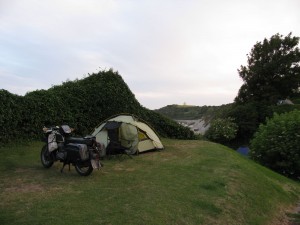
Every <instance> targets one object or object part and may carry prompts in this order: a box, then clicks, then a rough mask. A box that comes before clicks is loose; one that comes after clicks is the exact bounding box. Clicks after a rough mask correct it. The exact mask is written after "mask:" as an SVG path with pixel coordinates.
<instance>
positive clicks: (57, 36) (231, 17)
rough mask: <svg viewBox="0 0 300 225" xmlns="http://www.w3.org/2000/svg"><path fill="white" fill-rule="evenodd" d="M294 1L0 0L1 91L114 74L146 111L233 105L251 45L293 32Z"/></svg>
mask: <svg viewBox="0 0 300 225" xmlns="http://www.w3.org/2000/svg"><path fill="white" fill-rule="evenodd" d="M299 12H300V1H299V0H264V1H262V0H226V1H223V0H43V1H40V0H0V89H5V90H8V91H9V92H11V93H14V94H18V95H25V94H26V93H27V92H30V91H34V90H40V89H49V88H51V87H52V86H53V85H60V84H62V82H65V81H67V80H75V79H82V78H84V77H86V76H87V75H88V74H92V73H97V72H99V71H102V70H108V69H110V68H113V70H115V71H118V72H119V74H120V75H121V76H122V77H123V79H124V81H125V82H126V83H127V85H128V86H129V88H130V89H131V91H132V92H133V93H134V94H135V97H136V98H137V100H138V101H139V102H140V103H141V104H142V105H143V106H145V107H147V108H149V109H158V108H161V107H163V106H166V105H172V104H179V105H180V104H187V105H197V106H203V105H222V104H227V103H232V102H233V101H234V98H235V97H236V96H237V93H238V90H239V88H240V86H241V85H242V80H241V78H240V77H239V74H238V71H237V70H238V69H239V68H240V66H241V65H247V54H248V53H250V51H251V48H252V47H253V46H254V45H255V44H256V43H257V42H261V41H263V40H264V38H267V39H269V38H270V37H271V36H272V35H275V34H277V33H279V34H282V35H284V36H286V35H288V34H289V33H290V32H292V35H293V36H298V37H299V36H300V13H299Z"/></svg>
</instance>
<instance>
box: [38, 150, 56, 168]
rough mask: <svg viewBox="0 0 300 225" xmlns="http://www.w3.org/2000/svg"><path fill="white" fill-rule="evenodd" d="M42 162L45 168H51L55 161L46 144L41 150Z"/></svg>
mask: <svg viewBox="0 0 300 225" xmlns="http://www.w3.org/2000/svg"><path fill="white" fill-rule="evenodd" d="M41 162H42V165H43V167H45V168H50V167H51V166H52V165H53V163H54V161H53V159H52V158H51V155H50V152H49V151H48V146H47V145H44V146H43V148H42V150H41Z"/></svg>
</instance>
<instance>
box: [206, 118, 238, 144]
mask: <svg viewBox="0 0 300 225" xmlns="http://www.w3.org/2000/svg"><path fill="white" fill-rule="evenodd" d="M237 128H238V126H237V125H236V124H235V123H234V122H233V119H232V118H224V119H221V118H218V119H215V120H213V121H212V122H211V125H210V127H209V129H208V130H207V132H206V133H205V137H206V138H208V139H209V140H211V141H215V142H219V143H222V144H225V143H227V142H229V141H230V140H232V139H234V138H235V136H236V133H237Z"/></svg>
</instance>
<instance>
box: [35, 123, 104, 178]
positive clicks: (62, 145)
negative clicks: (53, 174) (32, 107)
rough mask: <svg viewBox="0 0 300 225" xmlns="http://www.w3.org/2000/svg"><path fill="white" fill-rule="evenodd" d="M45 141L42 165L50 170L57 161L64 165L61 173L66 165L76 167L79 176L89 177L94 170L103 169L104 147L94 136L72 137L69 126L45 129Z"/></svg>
mask: <svg viewBox="0 0 300 225" xmlns="http://www.w3.org/2000/svg"><path fill="white" fill-rule="evenodd" d="M43 132H44V135H45V139H44V141H45V142H46V144H45V145H44V146H43V147H42V150H41V163H42V165H43V166H44V167H45V168H50V167H51V166H52V165H53V163H54V162H55V161H60V162H62V163H63V167H62V169H61V170H60V171H61V173H62V172H63V169H64V167H65V166H66V165H69V171H70V164H72V165H73V166H75V169H76V171H77V173H78V174H80V175H81V176H88V175H90V174H91V173H92V171H93V170H94V169H98V170H99V168H100V167H102V166H103V165H102V163H101V162H100V155H101V151H102V150H103V145H101V144H100V143H99V142H97V141H96V138H95V137H94V136H86V137H80V138H78V137H72V136H71V132H72V129H71V128H70V127H69V126H68V125H62V126H59V127H58V126H56V127H49V128H47V127H44V128H43Z"/></svg>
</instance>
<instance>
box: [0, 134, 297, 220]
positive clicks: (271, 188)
mask: <svg viewBox="0 0 300 225" xmlns="http://www.w3.org/2000/svg"><path fill="white" fill-rule="evenodd" d="M163 143H164V144H165V147H166V149H165V150H163V151H161V152H149V153H145V154H141V155H139V156H137V157H134V158H133V159H129V158H128V159H125V160H123V161H122V162H120V161H118V160H115V159H113V160H105V161H104V164H105V167H104V168H103V169H102V171H94V172H93V173H92V175H91V176H89V177H80V176H79V175H77V173H76V172H75V169H74V167H71V172H68V171H67V170H66V171H65V173H64V174H60V172H59V169H60V168H61V164H60V163H56V164H54V167H52V168H50V169H43V168H42V167H41V164H40V161H39V151H40V148H41V146H42V143H38V142H37V143H31V144H30V145H27V146H24V147H23V148H21V147H20V146H15V147H12V146H11V147H7V148H2V149H0V180H1V183H0V199H1V202H0V223H1V224H55V225H59V224H122V225H124V224H130V225H132V224H139V225H140V224H147V225H149V224H155V225H156V224H163V225H165V224H205V225H206V224H272V223H273V222H274V218H277V219H278V218H279V219H280V217H281V215H282V214H280V213H283V211H282V210H283V209H285V208H286V207H289V206H291V205H293V204H295V203H296V202H297V200H298V198H297V195H298V193H299V184H298V183H295V182H292V181H290V180H288V179H286V178H284V177H282V176H280V175H277V174H275V173H273V172H271V171H270V170H268V169H265V168H263V167H261V166H259V165H257V164H255V163H253V162H252V161H250V160H247V159H245V158H243V157H241V156H240V155H238V154H236V153H235V152H233V151H232V150H230V149H228V148H226V147H224V146H221V145H218V144H213V143H209V142H203V141H182V140H181V141H177V140H168V139H165V140H163Z"/></svg>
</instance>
